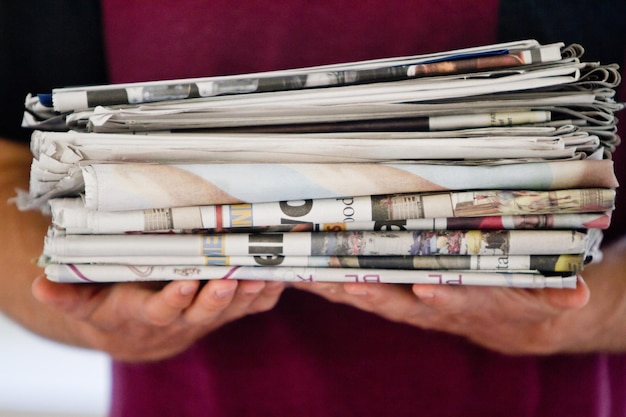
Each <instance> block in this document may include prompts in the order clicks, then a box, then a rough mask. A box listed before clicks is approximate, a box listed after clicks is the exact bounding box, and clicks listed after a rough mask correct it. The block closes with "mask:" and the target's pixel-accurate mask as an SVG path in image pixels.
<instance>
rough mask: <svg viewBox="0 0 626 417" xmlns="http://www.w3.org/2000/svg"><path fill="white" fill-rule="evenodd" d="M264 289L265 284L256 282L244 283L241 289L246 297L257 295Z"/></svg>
mask: <svg viewBox="0 0 626 417" xmlns="http://www.w3.org/2000/svg"><path fill="white" fill-rule="evenodd" d="M263 288H265V282H263V281H257V282H246V283H245V286H244V287H243V292H244V293H245V294H248V295H254V294H258V293H260V292H261V290H263Z"/></svg>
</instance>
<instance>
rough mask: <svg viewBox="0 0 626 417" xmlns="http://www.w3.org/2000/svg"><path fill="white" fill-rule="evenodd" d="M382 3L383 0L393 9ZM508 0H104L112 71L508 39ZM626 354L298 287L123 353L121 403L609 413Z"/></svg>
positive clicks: (312, 61)
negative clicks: (465, 331)
mask: <svg viewBox="0 0 626 417" xmlns="http://www.w3.org/2000/svg"><path fill="white" fill-rule="evenodd" d="M383 5H384V6H383ZM497 6H498V2H497V1H495V0H489V1H481V2H457V1H451V0H448V1H408V0H407V1H387V2H379V1H378V2H377V1H358V2H357V1H337V2H312V1H304V0H296V1H272V2H269V1H266V2H261V1H254V0H251V1H246V2H228V1H225V0H215V1H201V0H196V1H174V0H167V1H158V2H154V1H133V2H129V1H124V0H106V1H104V6H103V13H104V28H105V31H106V50H107V58H108V63H109V73H110V76H111V81H112V82H126V81H140V80H155V79H166V78H182V77H194V76H208V75H218V74H230V73H241V72H251V71H263V70H271V69H280V68H288V67H297V66H306V65H319V64H326V63H335V62H341V61H350V60H357V59H369V58H379V57H385V56H393V55H405V54H417V53H425V52H432V51H437V50H445V49H451V48H459V47H467V46H473V45H479V44H485V43H491V42H494V41H495V37H496V24H497ZM625 371H626V360H625V359H624V357H622V356H609V355H579V356H552V357H507V356H503V355H499V354H496V353H493V352H490V351H487V350H485V349H482V348H479V347H476V346H474V345H472V344H470V343H468V342H466V341H465V340H464V339H462V338H459V337H455V336H450V335H447V334H442V333H438V332H431V331H422V330H419V329H415V328H412V327H409V326H407V325H403V324H398V323H392V322H389V321H386V320H383V319H381V318H379V317H376V316H374V315H370V314H367V313H364V312H361V311H358V310H356V309H353V308H350V307H347V306H343V305H335V304H331V303H328V302H326V301H323V300H322V299H320V298H318V297H316V296H313V295H310V294H306V293H301V292H297V291H295V290H287V291H286V293H285V294H284V296H283V297H282V299H281V301H280V302H279V304H278V306H277V307H276V308H275V309H274V310H272V311H271V312H267V313H263V314H258V315H255V316H250V317H247V318H245V319H242V320H240V321H237V322H234V323H231V324H230V325H227V326H225V327H224V328H222V329H220V330H218V331H216V332H214V333H212V334H211V335H209V336H208V337H206V338H204V339H203V340H201V341H199V342H198V343H197V344H195V345H194V346H193V347H192V348H191V349H189V350H188V351H187V352H185V353H183V354H181V355H179V356H177V357H175V358H172V359H170V360H166V361H162V362H157V363H147V364H123V363H116V364H115V365H114V390H113V403H112V415H113V416H142V417H147V416H231V415H232V416H239V417H243V416H273V417H279V416H289V417H294V416H325V417H329V416H398V417H399V416H418V415H423V416H475V415H481V416H507V417H514V416H551V417H554V416H568V417H574V416H585V417H590V416H610V415H611V416H612V415H618V414H616V411H615V410H620V412H623V410H624V409H626V393H625V387H626V380H625V378H626V372H625Z"/></svg>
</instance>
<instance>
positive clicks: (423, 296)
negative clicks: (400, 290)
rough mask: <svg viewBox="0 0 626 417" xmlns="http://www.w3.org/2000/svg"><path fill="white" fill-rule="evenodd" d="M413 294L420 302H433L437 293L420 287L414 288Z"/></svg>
mask: <svg viewBox="0 0 626 417" xmlns="http://www.w3.org/2000/svg"><path fill="white" fill-rule="evenodd" d="M413 294H415V295H416V296H417V298H419V299H420V300H432V299H433V298H435V292H434V291H433V290H432V289H430V288H420V287H419V286H415V287H413Z"/></svg>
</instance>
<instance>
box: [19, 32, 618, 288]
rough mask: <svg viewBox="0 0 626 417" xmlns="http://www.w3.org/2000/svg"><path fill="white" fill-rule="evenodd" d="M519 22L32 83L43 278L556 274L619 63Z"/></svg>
mask: <svg viewBox="0 0 626 417" xmlns="http://www.w3.org/2000/svg"><path fill="white" fill-rule="evenodd" d="M583 55H584V49H583V48H582V46H580V45H569V46H566V45H565V44H564V43H557V44H549V45H542V44H540V43H538V42H537V41H534V40H524V41H517V42H508V43H501V44H494V45H485V46H479V47H475V48H466V49H459V50H453V51H445V52H440V53H434V54H427V55H415V56H408V57H396V58H388V59H379V60H372V61H361V62H351V63H344V64H336V65H327V66H319V67H309V68H297V69H292V70H284V71H273V72H265V73H254V74H240V75H232V76H220V77H207V78H196V79H182V80H162V81H155V82H143V83H130V84H118V85H102V86H89V87H80V88H58V89H55V90H53V91H52V92H51V93H50V94H40V95H36V96H33V95H29V96H28V97H27V98H26V102H25V107H26V109H25V112H24V119H23V126H24V127H27V128H30V129H33V130H34V131H33V135H32V140H31V150H32V152H33V156H34V158H33V164H32V168H31V183H30V189H29V191H28V192H23V193H21V194H20V195H19V196H18V199H17V201H18V204H19V206H20V207H21V208H22V209H32V208H36V209H40V210H42V211H44V212H50V213H51V214H52V224H51V226H50V230H49V233H48V236H47V237H46V241H45V247H44V252H43V254H42V255H41V258H40V260H39V261H40V264H41V265H42V266H43V267H45V272H46V274H47V276H48V278H49V279H51V280H55V281H60V282H116V281H138V280H139V281H140V280H175V279H202V280H206V279H260V280H283V281H330V282H385V283H438V284H454V285H459V284H463V285H492V286H513V287H530V288H537V287H554V288H572V287H575V285H576V274H577V273H578V272H579V271H581V270H582V269H583V268H584V266H585V265H586V264H588V263H589V262H594V261H596V260H598V259H599V258H600V257H601V251H600V243H601V240H602V230H603V229H606V228H607V227H609V224H610V219H611V212H612V210H613V208H614V201H615V188H616V187H617V186H618V184H617V180H616V177H615V175H614V171H613V169H614V168H613V163H612V161H611V158H610V157H611V153H612V152H613V151H614V150H615V147H616V146H617V145H619V142H620V138H619V137H618V136H617V134H616V131H617V128H616V123H617V119H616V117H615V113H616V112H617V111H619V110H620V109H622V107H623V105H622V104H621V103H618V102H616V101H615V89H616V88H617V87H618V85H619V84H620V81H621V80H620V73H619V68H618V67H617V65H615V64H602V63H596V62H586V61H584V59H583Z"/></svg>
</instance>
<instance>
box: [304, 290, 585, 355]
mask: <svg viewBox="0 0 626 417" xmlns="http://www.w3.org/2000/svg"><path fill="white" fill-rule="evenodd" d="M295 286H296V287H298V288H300V289H302V290H306V291H310V292H313V293H316V294H318V295H321V296H323V297H325V298H326V299H328V300H330V301H333V302H341V303H346V304H349V305H352V306H354V307H357V308H360V309H362V310H365V311H368V312H372V313H374V314H378V315H380V316H382V317H385V318H387V319H390V320H393V321H398V322H404V323H408V324H410V325H414V326H417V327H420V328H425V329H435V330H440V331H444V332H449V333H453V334H458V335H461V336H465V337H467V338H468V339H470V340H472V341H473V342H475V343H477V344H479V345H482V346H484V347H487V348H490V349H493V350H496V351H499V352H503V353H507V354H547V353H554V352H560V351H574V350H578V349H583V350H585V349H586V348H585V347H584V346H585V345H584V343H582V342H581V341H578V340H575V339H576V338H577V337H579V336H582V335H580V332H579V331H577V330H576V329H574V328H573V326H575V323H576V318H575V317H574V316H575V315H576V314H577V313H578V312H579V311H580V309H581V308H582V307H583V306H585V305H586V304H587V303H588V300H589V295H590V293H589V288H588V286H587V285H586V284H585V282H584V281H583V280H582V278H580V279H579V283H578V286H577V288H576V289H575V290H570V289H567V290H563V289H542V290H527V289H519V288H503V287H471V286H452V285H423V284H416V285H413V286H410V285H392V284H372V283H348V284H336V283H298V284H295Z"/></svg>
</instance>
